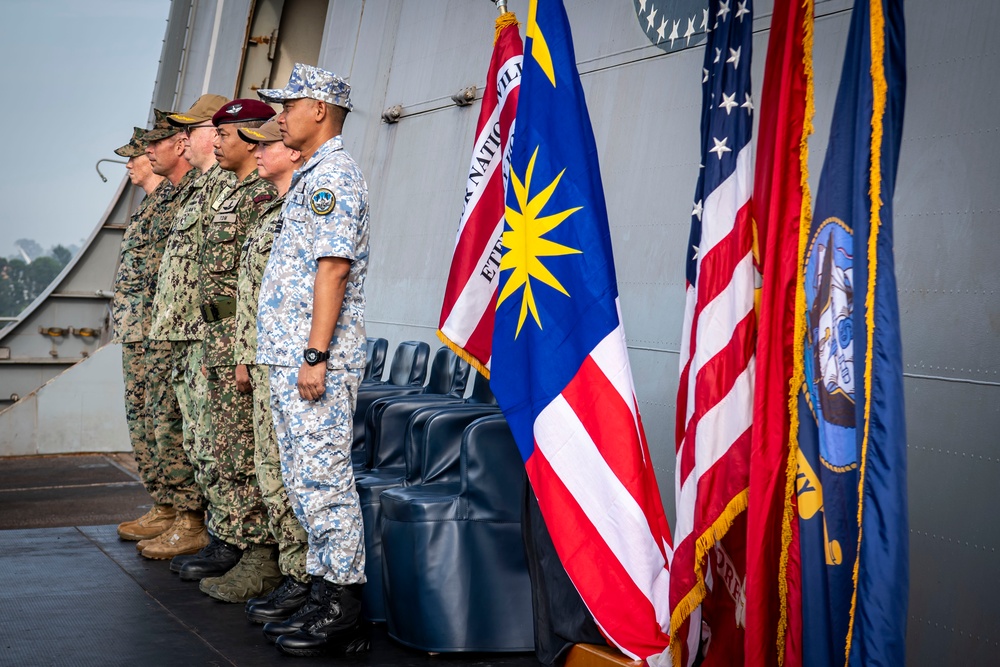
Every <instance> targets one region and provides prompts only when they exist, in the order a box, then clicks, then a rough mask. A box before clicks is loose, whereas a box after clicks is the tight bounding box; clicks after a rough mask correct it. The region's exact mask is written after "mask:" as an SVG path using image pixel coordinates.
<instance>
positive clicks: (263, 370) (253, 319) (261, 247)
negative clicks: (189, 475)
mask: <svg viewBox="0 0 1000 667" xmlns="http://www.w3.org/2000/svg"><path fill="white" fill-rule="evenodd" d="M239 135H240V137H242V138H243V140H244V141H246V142H248V143H249V144H252V145H254V146H256V150H255V152H254V156H255V158H256V162H257V173H258V174H260V177H261V178H263V179H264V180H265V181H268V182H269V183H271V184H272V185H274V187H275V188H277V196H276V197H275V198H274V199H272V200H271V201H269V202H267V204H266V205H265V206H264V210H263V211H262V212H261V215H260V218H259V219H258V222H257V225H256V227H255V228H252V229H249V230H247V240H246V242H245V243H244V244H243V252H242V255H241V258H240V275H239V282H238V285H237V295H236V338H235V340H234V349H235V355H236V362H237V364H239V365H238V366H237V367H236V384H237V387H238V388H239V389H240V390H241V391H252V392H253V417H254V466H255V467H256V469H257V483H258V484H259V485H260V491H261V495H262V496H263V499H264V505H265V506H266V507H267V518H268V525H269V526H270V529H271V535H273V536H274V539H275V540H276V541H277V543H278V568H279V569H280V570H281V573H282V574H283V575H284V579H283V581H282V583H281V585H280V586H278V588H276V589H274V591H273V592H272V593H271V594H270V595H268V596H267V597H261V598H252V599H250V600H248V601H247V604H246V613H247V619H248V620H250V621H251V622H254V623H268V622H271V621H281V620H284V619H286V618H288V617H289V616H291V615H292V614H293V613H295V611H296V610H298V609H299V607H301V606H302V605H303V604H304V603H305V601H306V599H307V598H308V597H309V585H310V579H309V573H308V572H307V571H306V549H307V542H306V532H305V530H304V529H303V528H302V524H300V523H299V520H298V519H297V518H296V517H295V513H294V512H293V511H292V507H291V505H290V504H289V502H288V492H287V491H286V490H285V484H284V482H283V481H282V479H281V459H280V457H279V455H278V442H277V436H276V435H275V432H274V419H273V417H272V415H271V383H270V381H269V379H268V367H267V366H264V365H260V364H258V363H257V300H258V297H259V295H260V281H261V277H262V276H263V274H264V266H265V265H266V264H267V259H268V257H269V256H270V254H271V245H272V244H273V243H274V237H275V235H276V234H277V233H278V231H279V230H280V228H281V207H282V204H283V203H284V201H285V193H286V192H287V191H288V188H289V186H290V185H291V180H292V173H293V172H294V171H295V170H296V169H298V168H299V167H301V166H302V164H303V161H302V154H301V153H300V152H299V151H297V150H293V149H291V148H288V147H287V146H285V145H284V144H283V143H281V131H280V129H279V128H278V123H277V121H275V120H273V119H272V120H269V121H268V122H267V123H265V124H264V125H262V126H261V127H260V128H258V129H253V128H243V129H240V130H239Z"/></svg>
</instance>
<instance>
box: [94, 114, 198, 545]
mask: <svg viewBox="0 0 1000 667" xmlns="http://www.w3.org/2000/svg"><path fill="white" fill-rule="evenodd" d="M145 135H146V130H143V129H142V128H139V127H137V128H134V131H133V132H132V139H131V141H129V143H127V144H126V145H124V146H122V147H120V148H117V149H115V153H116V154H117V155H120V156H122V157H126V158H128V162H127V163H126V166H125V168H126V169H127V170H128V176H129V180H130V181H131V182H132V184H133V185H135V186H138V187H140V188H142V190H143V192H145V193H146V196H145V197H144V198H143V200H142V201H141V202H140V203H139V207H138V208H137V209H136V211H135V212H134V213H133V214H132V217H131V219H130V220H129V224H128V227H127V228H126V229H125V234H124V236H123V238H122V246H121V256H120V259H119V263H118V273H117V275H116V276H115V293H114V298H113V299H112V302H111V318H112V321H113V323H114V339H113V340H114V342H117V343H121V345H122V369H123V371H124V380H125V419H126V422H127V424H128V430H129V439H130V440H131V442H132V452H133V455H134V456H135V461H136V464H137V465H138V468H139V476H140V477H141V478H142V483H143V486H144V487H145V488H146V491H147V492H148V493H149V495H150V497H152V499H153V503H154V504H153V506H152V508H151V509H150V510H149V511H148V512H146V513H145V514H144V515H143V516H141V517H139V518H138V519H133V520H131V521H126V522H124V523H121V524H119V526H118V535H119V537H121V538H122V539H125V540H142V539H146V538H150V537H156V536H157V535H159V534H160V533H162V532H164V531H165V530H167V528H169V527H170V525H171V524H172V523H173V522H174V518H175V517H176V514H177V512H176V510H175V508H174V503H173V498H171V497H170V494H169V493H168V490H167V489H166V488H165V487H164V485H163V482H162V474H161V470H160V461H159V458H158V456H157V452H156V440H155V438H154V435H153V432H152V430H151V428H150V427H151V425H152V416H151V415H149V414H148V413H147V410H146V395H147V392H148V388H147V381H148V380H149V379H150V378H149V373H148V371H147V366H146V335H147V334H148V333H149V324H150V316H149V315H150V313H149V309H150V307H151V305H152V304H151V301H152V292H151V290H152V289H155V280H150V275H151V274H152V264H153V262H152V259H153V258H151V257H150V252H151V251H153V252H155V250H154V249H153V248H152V243H151V236H152V234H151V232H152V221H153V215H154V213H155V211H157V209H158V208H160V207H162V205H163V202H164V201H165V200H166V199H167V197H168V196H169V194H170V192H171V191H172V190H173V185H172V184H171V183H170V181H169V180H167V179H166V178H164V177H163V176H161V175H158V174H155V173H153V170H152V168H151V167H150V163H149V158H147V157H146V145H147V142H146V139H145ZM185 462H186V461H185Z"/></svg>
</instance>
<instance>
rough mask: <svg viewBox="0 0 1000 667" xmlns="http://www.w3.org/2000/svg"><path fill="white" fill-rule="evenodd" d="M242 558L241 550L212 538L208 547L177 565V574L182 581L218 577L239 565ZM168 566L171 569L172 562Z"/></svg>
mask: <svg viewBox="0 0 1000 667" xmlns="http://www.w3.org/2000/svg"><path fill="white" fill-rule="evenodd" d="M242 556H243V549H240V548H239V547H238V546H236V545H233V544H229V543H228V542H223V541H222V540H220V539H219V538H217V537H214V536H213V537H212V539H211V541H210V542H209V543H208V546H206V547H205V548H204V549H202V550H201V551H199V552H198V553H196V554H195V555H194V558H192V559H191V560H188V561H186V562H182V563H179V564H178V568H177V574H179V575H180V577H181V579H183V580H184V581H200V580H202V579H204V578H205V577H218V576H220V575H223V574H225V573H226V572H228V571H229V570H230V569H231V568H232V567H233V566H234V565H236V564H237V563H239V562H240V558H241V557H242ZM170 565H171V569H173V561H171V562H170Z"/></svg>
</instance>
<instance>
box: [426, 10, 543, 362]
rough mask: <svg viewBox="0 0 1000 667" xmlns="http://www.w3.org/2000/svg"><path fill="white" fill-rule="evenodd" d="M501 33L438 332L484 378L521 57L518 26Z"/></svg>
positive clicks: (505, 27) (489, 351)
mask: <svg viewBox="0 0 1000 667" xmlns="http://www.w3.org/2000/svg"><path fill="white" fill-rule="evenodd" d="M505 16H509V17H513V14H506V15H505ZM502 20H503V17H501V18H500V19H498V21H502ZM498 30H499V32H498V36H497V40H496V44H495V45H494V47H493V58H492V59H491V60H490V69H489V74H488V75H487V78H486V88H485V91H484V92H483V105H482V109H481V110H480V112H479V122H478V124H477V125H476V143H475V147H474V148H473V151H472V161H471V163H470V165H469V178H468V181H467V183H466V188H465V208H464V210H463V211H462V220H461V223H460V224H459V227H458V234H457V237H456V240H455V254H454V256H453V258H452V261H451V272H450V273H449V274H448V284H447V285H446V286H445V293H444V304H443V305H442V307H441V320H440V324H439V325H438V337H439V338H440V339H441V340H442V342H444V344H445V345H447V346H448V347H450V348H451V349H452V350H454V351H455V353H456V354H458V355H459V356H461V357H462V358H463V359H465V360H466V361H468V362H469V363H470V364H472V366H473V367H475V368H476V370H478V371H479V372H480V373H482V374H483V375H485V376H486V377H489V366H490V358H491V356H492V350H493V318H494V314H495V312H496V298H497V285H498V283H499V279H500V270H499V267H500V248H501V241H500V237H501V235H502V233H503V220H504V210H505V209H504V197H505V192H506V187H507V177H508V173H509V171H508V170H509V165H510V143H511V137H512V136H513V132H514V117H515V114H516V113H517V95H518V89H519V88H520V84H521V63H522V57H523V53H524V46H523V44H522V43H521V35H520V33H518V30H517V23H516V21H514V22H513V23H511V22H509V21H508V22H507V23H506V25H503V26H502V27H501V25H499V24H498Z"/></svg>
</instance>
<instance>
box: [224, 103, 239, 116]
mask: <svg viewBox="0 0 1000 667" xmlns="http://www.w3.org/2000/svg"><path fill="white" fill-rule="evenodd" d="M242 109H243V105H242V104H234V105H233V106H231V107H229V108H228V109H226V113H231V114H233V115H234V116H235V115H236V114H238V113H239V112H240V111H241V110H242Z"/></svg>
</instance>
